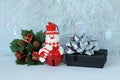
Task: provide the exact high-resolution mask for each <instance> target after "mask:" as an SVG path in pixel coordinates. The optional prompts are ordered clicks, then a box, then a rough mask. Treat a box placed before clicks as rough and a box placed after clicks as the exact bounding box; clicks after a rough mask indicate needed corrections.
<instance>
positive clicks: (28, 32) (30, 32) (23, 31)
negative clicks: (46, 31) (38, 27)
mask: <svg viewBox="0 0 120 80" xmlns="http://www.w3.org/2000/svg"><path fill="white" fill-rule="evenodd" d="M26 34H31V35H33V36H34V33H33V30H21V35H22V37H23V38H24V36H26Z"/></svg>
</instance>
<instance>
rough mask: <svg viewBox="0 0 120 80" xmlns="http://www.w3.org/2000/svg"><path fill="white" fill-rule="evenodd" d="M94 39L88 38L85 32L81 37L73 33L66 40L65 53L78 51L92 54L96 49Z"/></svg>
mask: <svg viewBox="0 0 120 80" xmlns="http://www.w3.org/2000/svg"><path fill="white" fill-rule="evenodd" d="M95 42H96V40H91V39H90V38H88V37H87V36H86V35H85V33H84V34H82V36H81V37H78V36H77V35H74V36H73V37H70V40H69V41H68V42H67V44H66V46H67V50H66V53H68V54H72V53H79V54H87V55H93V54H94V51H95V50H98V48H97V45H96V44H95Z"/></svg>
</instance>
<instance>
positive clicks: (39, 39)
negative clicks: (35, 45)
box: [35, 30, 45, 43]
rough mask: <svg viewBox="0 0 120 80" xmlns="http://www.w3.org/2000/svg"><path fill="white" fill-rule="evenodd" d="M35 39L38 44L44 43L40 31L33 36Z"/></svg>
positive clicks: (43, 37)
mask: <svg viewBox="0 0 120 80" xmlns="http://www.w3.org/2000/svg"><path fill="white" fill-rule="evenodd" d="M35 39H36V40H38V41H40V43H44V41H45V35H44V33H43V31H42V30H41V31H39V32H37V34H36V35H35Z"/></svg>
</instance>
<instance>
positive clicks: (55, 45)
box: [44, 42, 60, 48]
mask: <svg viewBox="0 0 120 80" xmlns="http://www.w3.org/2000/svg"><path fill="white" fill-rule="evenodd" d="M44 44H45V45H46V44H48V45H51V46H52V47H58V48H59V47H60V42H53V43H48V42H45V43H44Z"/></svg>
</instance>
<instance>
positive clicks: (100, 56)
mask: <svg viewBox="0 0 120 80" xmlns="http://www.w3.org/2000/svg"><path fill="white" fill-rule="evenodd" d="M96 42H97V40H92V39H91V38H89V37H87V36H86V35H85V34H83V35H82V36H81V37H78V36H77V35H74V36H73V37H70V39H69V40H68V42H67V43H66V47H67V49H66V51H65V52H66V54H65V60H66V64H67V65H68V66H82V67H95V68H103V67H104V64H105V63H106V61H107V50H106V49H99V48H98V46H97V45H96Z"/></svg>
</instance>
